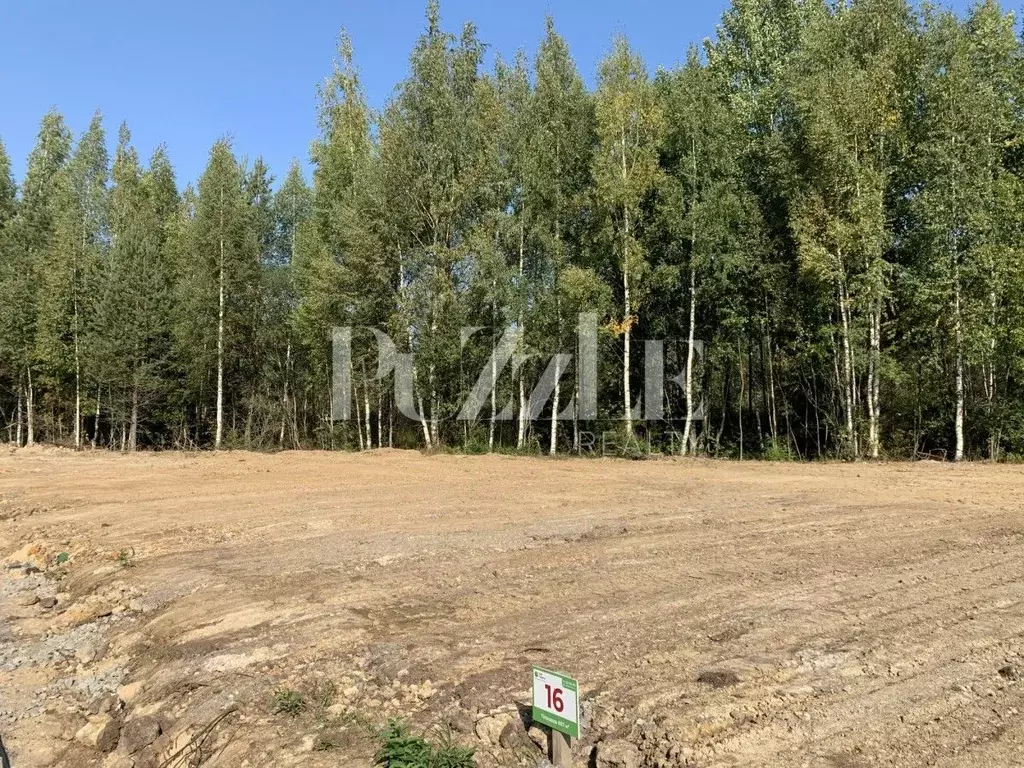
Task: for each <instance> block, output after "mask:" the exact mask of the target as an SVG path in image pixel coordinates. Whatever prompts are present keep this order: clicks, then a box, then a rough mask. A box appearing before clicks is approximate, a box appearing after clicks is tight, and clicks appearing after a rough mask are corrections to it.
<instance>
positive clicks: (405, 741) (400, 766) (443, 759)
mask: <svg viewBox="0 0 1024 768" xmlns="http://www.w3.org/2000/svg"><path fill="white" fill-rule="evenodd" d="M379 738H380V742H381V745H380V749H378V750H377V755H376V762H377V764H378V765H380V766H383V768H476V760H474V759H473V749H472V748H470V747H462V746H459V745H458V744H455V743H453V741H452V738H451V733H445V734H444V735H443V736H442V738H441V740H440V743H439V744H431V743H430V742H429V741H427V740H426V739H425V738H423V737H422V736H413V735H412V734H411V733H410V732H409V728H408V726H406V725H405V724H403V723H401V722H399V721H398V720H391V721H389V722H388V724H387V726H386V727H385V728H384V730H383V731H381V733H380V736H379Z"/></svg>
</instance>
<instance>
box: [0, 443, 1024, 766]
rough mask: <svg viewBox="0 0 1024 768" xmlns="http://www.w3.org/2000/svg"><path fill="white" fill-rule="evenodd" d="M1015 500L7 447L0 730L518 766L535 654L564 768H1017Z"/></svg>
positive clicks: (783, 472)
mask: <svg viewBox="0 0 1024 768" xmlns="http://www.w3.org/2000/svg"><path fill="white" fill-rule="evenodd" d="M1022 492H1024V471H1022V470H1021V469H1019V468H1016V467H1004V466H960V467H955V466H948V465H935V464H920V465H784V464H734V463H711V462H698V463H688V462H679V461H665V462H656V461H649V462H635V463H630V462H622V461H604V460H600V461H599V460H592V461H587V460H566V461H546V460H539V459H512V458H499V457H473V458H468V457H452V456H421V455H419V454H415V453H398V452H382V453H374V454H364V455H338V454H323V453H285V454H278V455H258V454H244V453H225V454H221V455H211V454H204V455H183V454H157V455H145V456H119V455H111V454H108V453H106V452H98V453H96V454H89V453H86V454H83V455H71V454H68V453H64V452H58V451H52V450H37V451H20V452H17V453H14V454H9V455H4V456H3V457H0V557H6V556H7V555H10V554H13V553H15V552H16V551H17V550H19V549H21V548H23V547H24V546H25V545H29V544H33V543H36V544H39V545H41V547H40V549H41V550H44V554H43V555H42V556H41V557H42V559H43V560H45V562H44V563H43V565H44V566H45V570H44V572H43V573H38V574H37V573H28V574H26V573H25V569H24V568H20V569H19V568H11V569H5V570H4V572H3V573H2V574H0V734H2V736H3V738H4V741H5V742H6V743H7V745H8V749H9V751H10V752H11V756H12V758H13V760H14V768H23V766H30V767H31V768H35V766H45V765H67V766H88V765H106V766H113V765H117V766H128V765H131V764H132V763H131V762H129V760H128V756H129V755H133V758H132V759H133V760H134V766H135V767H136V768H141V766H160V765H161V764H162V763H165V762H166V760H167V759H168V758H170V757H171V756H173V755H174V754H175V753H176V752H181V754H182V755H185V756H186V757H188V759H190V760H193V761H194V760H196V759H199V760H202V761H204V762H202V763H201V764H202V765H210V766H213V765H217V766H232V768H237V766H244V765H249V766H270V765H274V766H280V765H304V766H306V765H308V766H336V765H346V766H351V765H355V766H361V765H370V764H371V763H372V755H373V750H374V743H373V741H372V740H371V739H370V738H369V736H368V731H369V728H370V727H372V726H379V725H380V724H382V723H383V722H384V721H385V720H386V719H387V718H388V717H389V716H393V715H400V716H402V717H405V718H407V719H409V720H410V721H411V722H412V723H414V724H415V725H416V726H417V727H423V728H427V727H433V726H435V725H448V726H451V727H452V729H453V732H454V735H455V738H456V740H458V741H460V742H462V743H465V744H469V745H473V746H476V747H477V748H478V750H479V751H478V762H479V763H480V765H482V766H490V765H519V764H524V765H536V764H537V760H538V757H539V755H540V752H539V750H538V749H537V748H536V747H535V746H534V744H533V742H532V741H531V739H530V738H529V735H528V734H526V733H524V732H522V726H521V725H520V722H521V721H520V719H519V718H518V717H517V715H516V707H517V703H519V704H523V703H525V702H526V700H527V686H528V685H529V668H530V665H531V664H534V663H536V664H541V665H543V666H546V667H550V668H555V669H560V670H563V671H565V672H568V673H571V674H573V675H575V676H576V677H578V678H579V679H580V681H581V685H582V691H583V698H584V700H585V702H586V703H585V713H586V716H587V724H588V725H589V727H588V728H587V729H586V733H585V734H584V739H583V741H582V742H581V743H580V744H579V745H578V747H577V750H578V755H579V757H578V760H579V764H580V765H586V764H588V762H589V761H590V760H593V759H594V756H593V755H592V754H591V751H592V749H593V747H594V745H595V744H597V756H596V759H597V761H598V764H599V765H603V764H604V763H602V762H600V761H602V760H606V759H610V758H611V757H612V756H613V755H614V754H615V753H617V752H621V753H622V754H623V755H624V757H623V759H624V760H627V761H629V760H632V759H633V758H636V759H637V760H639V761H640V762H639V764H640V765H645V766H662V765H664V766H676V765H679V766H683V765H694V766H780V767H787V766H794V767H796V766H811V767H812V768H817V767H818V766H821V767H825V766H828V767H830V768H854V767H856V766H879V765H883V766H899V767H900V768H911V767H913V766H933V765H934V766H963V767H965V768H966V767H967V766H1016V765H1021V764H1024V719H1022V718H1024V682H1018V680H1017V678H1018V677H1020V676H1021V675H1022V674H1024V637H1022V635H1024V495H1022ZM61 552H66V553H68V554H69V555H70V560H69V561H68V562H67V563H63V564H60V565H58V564H57V563H56V559H57V555H58V554H59V553H61ZM119 554H120V558H118V555H119ZM31 555H32V553H31V552H23V553H22V554H21V555H20V556H19V558H18V561H19V562H22V561H26V558H29V557H30V556H31ZM61 559H63V558H61ZM32 570H33V569H32V568H29V569H28V571H32ZM33 595H35V596H37V597H42V598H47V597H56V598H57V604H56V606H54V607H52V608H45V607H43V605H44V604H45V603H46V602H48V601H47V600H45V599H44V601H43V603H33V604H26V603H31V602H32V600H33V597H32V596H33ZM428 681H429V682H428ZM133 683H141V685H131V684H133ZM126 684H127V685H128V687H127V688H122V689H121V694H122V695H121V699H123V700H124V702H122V703H118V702H117V700H116V697H110V696H109V694H110V692H115V691H116V690H117V689H118V687H119V686H125V685H126ZM279 689H282V690H284V689H286V690H294V691H297V692H299V693H300V694H301V695H302V697H303V706H304V709H303V711H302V713H301V714H299V715H298V717H295V718H292V717H289V716H288V715H287V714H285V713H277V714H274V713H273V712H272V707H273V696H274V692H275V690H279ZM105 697H108V698H105ZM125 702H126V703H125ZM232 707H236V708H237V709H234V710H232V709H231V708H232ZM90 709H91V710H93V711H94V712H95V714H91V713H90ZM225 712H228V714H227V715H226V716H225V717H224V718H223V719H221V720H220V721H219V722H217V723H216V724H215V725H213V727H211V728H210V730H209V732H208V734H207V735H205V736H204V735H203V733H202V732H201V729H202V727H203V726H205V725H208V724H211V723H214V721H215V720H216V718H218V717H219V716H220V715H222V714H223V713H225ZM89 716H91V717H92V721H91V724H89V721H88V720H87V717H89ZM106 717H109V718H110V719H111V721H112V724H111V726H110V727H112V728H113V729H114V730H115V731H116V730H117V729H118V728H119V727H120V739H119V744H118V746H117V747H116V748H115V749H114V751H113V752H111V753H110V754H106V755H104V753H103V752H102V748H103V747H104V746H110V745H109V743H107V744H104V743H99V744H98V745H96V746H93V745H90V744H89V743H88V742H89V741H90V740H91V741H99V742H103V741H104V737H103V736H102V735H101V736H99V737H97V736H96V735H95V734H93V731H95V730H96V729H97V728H103V727H106V726H107V723H106V719H105V718H106ZM147 717H148V718H150V719H149V720H146V719H145V718H147ZM140 723H142V724H141V725H140ZM510 723H511V724H510ZM86 725H88V727H87V728H86V729H85V732H84V733H82V732H80V731H81V729H82V728H83V726H86ZM506 726H507V727H506ZM90 728H91V729H92V730H90ZM503 731H504V735H502V732H503ZM140 733H141V735H140ZM76 734H78V738H77V739H76ZM90 734H93V735H92V736H90ZM197 735H198V738H197ZM534 735H535V736H536V735H537V734H536V733H534ZM108 741H109V739H108ZM190 741H191V742H192V743H191V744H190ZM499 742H500V743H499ZM599 742H603V743H599ZM623 742H625V743H623ZM140 745H141V746H140ZM630 745H635V746H636V748H637V751H636V752H635V753H633V754H632V755H631V753H630V750H631V747H630ZM602 750H604V752H603V754H602ZM182 759H183V758H179V762H177V763H175V762H172V763H169V764H170V765H177V764H181V765H192V764H197V763H194V762H193V763H189V762H181V760H182ZM531 761H532V762H531ZM628 764H629V763H628V762H626V763H622V765H628ZM610 765H614V763H610Z"/></svg>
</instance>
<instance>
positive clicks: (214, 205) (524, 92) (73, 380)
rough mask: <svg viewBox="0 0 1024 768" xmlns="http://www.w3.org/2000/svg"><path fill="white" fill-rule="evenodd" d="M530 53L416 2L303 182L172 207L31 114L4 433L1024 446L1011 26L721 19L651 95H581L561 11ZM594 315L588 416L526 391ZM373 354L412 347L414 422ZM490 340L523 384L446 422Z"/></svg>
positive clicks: (3, 218)
mask: <svg viewBox="0 0 1024 768" xmlns="http://www.w3.org/2000/svg"><path fill="white" fill-rule="evenodd" d="M538 39H539V41H540V42H539V45H538V48H537V51H536V55H535V56H532V57H527V56H526V55H525V54H523V53H517V54H514V55H513V56H511V58H507V59H506V58H502V55H501V53H500V52H497V53H495V54H494V55H493V56H492V55H491V53H490V52H489V51H488V48H487V46H486V44H485V42H484V41H481V40H480V39H479V38H478V34H477V31H476V29H475V27H474V26H473V24H472V23H467V24H465V25H464V26H462V27H461V29H459V30H457V31H452V30H450V29H449V28H447V27H446V26H445V25H444V23H443V22H442V18H441V10H440V8H439V6H438V4H437V2H436V1H435V0H431V2H430V3H429V4H428V6H427V9H426V18H425V24H424V28H423V31H422V34H421V35H420V37H419V39H418V41H417V42H416V44H415V47H414V49H413V50H412V52H411V54H410V57H409V65H408V75H407V77H406V79H405V80H404V81H403V82H401V83H399V84H397V87H396V89H395V91H394V94H393V96H392V97H391V99H390V100H389V101H388V103H387V104H386V105H385V106H384V107H383V108H382V109H381V110H380V111H377V110H374V109H371V108H370V106H369V105H368V102H367V99H366V96H365V94H364V91H363V89H362V86H361V83H360V77H359V68H358V56H357V55H356V54H355V53H354V52H353V44H352V41H351V40H350V39H349V38H348V36H347V35H346V34H345V33H344V32H342V34H341V36H340V42H339V45H338V51H337V54H336V57H335V64H334V68H333V71H332V72H330V73H329V75H328V77H327V78H326V79H325V80H324V82H323V83H322V84H321V86H320V87H319V90H318V91H317V92H316V93H317V104H318V126H319V128H318V135H317V136H316V137H311V139H313V141H312V144H311V148H310V149H309V152H310V157H309V159H310V161H311V164H312V169H313V172H312V178H311V183H307V180H306V179H305V178H304V175H303V171H302V166H301V164H299V163H298V162H296V163H294V164H293V165H292V167H291V168H288V169H284V173H283V176H282V177H281V178H280V179H275V176H274V171H273V170H272V169H270V168H268V167H267V165H266V164H265V163H264V162H263V161H262V160H261V159H259V158H256V159H255V160H251V159H249V158H242V157H238V156H236V153H235V152H234V150H233V147H232V145H231V143H230V141H229V140H226V139H222V140H219V141H217V142H216V143H214V144H213V146H212V148H211V150H210V153H209V161H208V164H207V166H206V169H205V171H204V172H203V174H202V176H201V178H200V179H199V180H198V182H197V183H196V184H195V185H194V186H193V185H189V186H185V187H184V188H181V187H180V186H179V184H178V181H177V179H176V176H175V171H174V166H173V163H172V159H171V158H170V157H169V156H168V153H167V151H166V150H165V149H164V148H159V149H157V150H156V152H155V153H154V154H153V155H152V157H149V158H148V159H145V158H141V157H140V156H139V153H138V151H137V150H136V149H135V147H134V146H133V144H132V136H131V133H130V130H129V128H128V126H126V125H122V126H121V127H120V128H119V131H118V136H117V141H116V150H114V151H113V155H112V156H109V154H108V141H107V136H106V130H107V129H106V127H105V126H104V124H103V121H102V117H101V115H100V114H98V113H97V114H96V116H95V117H94V118H93V120H92V122H91V124H90V125H89V126H88V129H87V130H86V131H85V132H84V133H82V134H80V135H78V136H77V137H76V136H75V135H73V133H72V131H71V129H70V128H69V127H68V125H67V124H66V123H65V120H64V119H63V117H62V116H61V115H60V114H59V113H58V112H57V111H51V112H50V113H48V114H46V115H45V116H44V117H43V118H42V122H41V125H40V127H39V132H38V139H37V143H36V146H35V148H34V149H33V150H32V152H31V154H30V156H29V157H28V161H27V170H26V173H25V174H24V178H23V179H22V180H20V182H16V180H15V179H14V178H13V176H12V172H11V164H10V159H9V157H8V155H7V154H6V152H5V151H4V149H3V145H2V144H0V430H2V432H0V434H2V436H3V437H2V439H6V440H7V441H9V442H10V443H11V444H13V445H18V446H30V445H33V444H38V443H43V442H45V443H51V444H58V445H63V446H67V447H74V448H94V449H99V448H103V449H111V450H119V451H134V450H139V449H172V448H178V449H196V448H212V449H222V448H247V449H254V450H275V449H299V448H317V449H349V450H364V449H371V448H380V447H402V448H421V449H431V450H442V449H443V450H455V451H469V452H483V451H505V452H516V451H520V452H525V453H545V454H547V453H551V454H555V453H570V452H579V451H582V449H583V446H582V442H583V439H584V438H583V435H585V434H591V435H593V434H595V433H599V434H604V433H607V432H612V433H613V434H614V435H615V436H616V438H615V439H616V440H618V443H619V444H628V443H629V442H630V440H631V439H632V438H634V437H635V438H636V440H638V441H642V442H644V444H646V445H648V446H650V447H652V448H653V449H655V450H659V451H662V452H668V451H672V452H675V453H687V454H693V455H703V456H720V457H737V458H764V459H805V460H806V459H816V458H843V459H855V458H865V459H868V458H890V459H910V458H915V457H921V456H929V457H933V458H942V459H947V460H951V461H952V460H956V461H960V460H967V459H985V460H1012V459H1014V458H1015V457H1021V456H1024V388H1022V384H1024V356H1022V354H1021V353H1022V350H1024V312H1022V308H1024V260H1022V258H1021V255H1022V253H1024V207H1022V205H1021V201H1022V200H1024V147H1022V131H1021V128H1022V126H1024V110H1022V105H1024V100H1022V95H1024V67H1022V64H1024V57H1022V51H1024V49H1022V42H1021V39H1020V38H1019V37H1018V34H1017V29H1016V21H1015V18H1014V16H1013V15H1012V14H1010V13H1008V12H1006V11H1004V10H1003V9H1002V7H1001V6H1000V4H999V3H998V2H996V0H983V1H982V2H979V3H977V4H976V5H975V6H973V7H972V8H971V9H970V10H969V11H967V12H966V13H964V14H957V13H955V12H953V11H950V10H945V9H942V8H939V7H935V6H931V5H921V6H918V5H914V4H911V3H908V2H906V1H905V0H734V1H733V3H732V5H731V6H730V7H729V8H728V9H727V10H726V12H725V13H724V15H723V17H722V19H721V22H720V25H719V27H718V29H717V34H716V35H715V37H714V39H709V40H705V41H704V42H703V43H701V44H700V45H696V44H695V45H692V46H691V47H690V48H689V49H688V50H687V49H686V48H685V43H684V44H682V46H683V47H682V48H681V50H680V56H679V59H680V60H681V61H684V62H685V63H683V64H681V65H680V66H678V67H676V68H674V69H672V70H664V69H659V70H658V71H657V72H652V71H651V70H650V68H649V67H648V65H647V64H646V63H645V61H644V59H643V58H642V56H641V53H640V52H639V51H637V50H635V49H634V48H632V47H631V46H630V44H629V42H628V41H627V40H626V39H624V38H622V37H619V38H616V39H614V41H613V42H612V43H611V45H610V48H609V50H608V52H607V54H606V56H605V58H604V59H603V61H602V62H601V64H600V67H599V71H598V72H597V73H596V76H595V77H594V86H593V87H588V85H587V83H586V81H585V78H584V77H583V76H582V75H581V73H580V72H579V71H578V70H577V68H576V66H575V64H574V61H573V57H572V53H571V51H570V50H569V47H568V45H567V43H566V41H565V40H564V39H563V38H562V37H561V36H560V35H559V33H558V31H557V28H556V24H555V21H553V20H552V19H551V18H549V19H548V20H547V22H546V26H545V24H544V23H543V20H542V19H538ZM609 39H610V40H611V38H609ZM326 58H327V57H326V56H325V60H326ZM491 61H493V62H494V63H493V65H491V64H490V63H489V62H491ZM313 86H314V84H311V85H310V92H311V110H312V109H313V106H312V105H313V99H312V96H313V93H314V91H313ZM111 146H113V143H111ZM304 151H305V149H304V148H301V147H297V148H296V153H297V154H298V155H301V154H302V153H303V152H304ZM277 170H278V172H280V171H281V169H277ZM583 312H592V313H596V314H597V315H598V316H599V318H600V325H599V337H598V345H599V349H600V359H601V367H600V375H599V380H598V386H597V390H598V392H597V401H598V413H597V419H596V420H595V419H586V420H585V419H583V418H580V414H579V409H578V405H577V403H578V397H577V394H578V390H579V381H580V377H579V372H578V371H577V370H576V367H575V366H573V365H572V364H569V365H566V366H565V370H556V372H555V381H556V382H557V384H556V386H555V388H554V392H553V394H552V397H551V398H549V400H548V401H547V402H544V403H542V404H537V403H533V402H531V394H530V393H531V392H532V391H533V389H534V386H535V383H536V382H537V380H538V379H539V378H540V377H541V376H542V375H543V374H544V372H545V369H546V368H547V367H548V364H549V360H550V359H552V355H554V354H555V353H557V352H565V353H568V354H572V353H573V351H574V345H575V344H576V343H577V341H576V327H577V316H578V315H579V314H580V313H583ZM342 326H344V327H352V328H353V329H355V330H354V331H353V341H352V344H353V357H352V363H351V371H350V372H349V375H350V377H351V381H352V391H353V395H354V405H355V407H354V408H353V409H352V416H353V418H351V419H349V420H347V421H339V420H337V419H335V418H333V416H332V413H333V410H332V405H333V404H332V398H333V396H334V394H333V392H334V390H333V389H332V369H331V368H332V346H331V344H332V328H334V327H342ZM370 328H377V329H380V330H381V331H383V332H385V333H387V334H388V335H389V336H390V338H391V339H394V340H395V343H396V344H397V345H398V347H399V351H400V352H403V353H411V355H412V359H413V360H414V364H413V368H412V376H413V381H414V387H415V399H416V405H417V408H418V412H419V414H420V418H418V419H415V420H414V419H409V418H407V417H405V416H403V415H402V414H401V413H400V412H399V411H398V409H397V408H396V401H395V394H394V386H393V384H392V382H391V381H390V380H388V379H383V380H380V379H378V378H376V377H375V371H376V368H377V362H378V345H377V342H376V339H375V337H374V335H373V333H372V332H371V331H370V330H369V329H370ZM464 328H474V329H478V331H477V332H476V333H474V334H473V335H472V338H471V339H469V340H468V341H466V339H465V338H464V334H463V332H462V329H464ZM509 328H514V329H516V330H517V332H518V334H519V342H518V348H517V350H516V354H517V359H518V360H520V364H518V365H517V366H515V367H514V368H513V369H511V370H509V371H506V372H505V373H504V374H503V375H502V376H500V377H498V378H497V386H496V391H495V393H494V395H493V396H492V397H491V398H490V400H489V401H488V402H487V403H486V405H485V407H484V408H483V409H482V411H481V414H480V416H479V418H477V419H476V420H475V421H465V420H459V419H458V418H457V414H458V412H459V408H460V406H461V403H462V402H463V400H464V399H465V398H466V395H467V392H469V390H470V389H471V388H472V386H473V384H474V382H475V380H476V377H477V375H478V373H479V372H480V371H481V370H482V369H485V368H486V366H487V365H488V364H489V363H488V361H489V360H491V358H492V351H493V350H494V348H495V347H496V345H497V344H498V342H499V340H500V337H501V335H502V333H503V332H504V331H505V330H506V329H509ZM647 340H666V343H665V369H666V372H667V373H666V378H670V377H673V376H677V375H678V379H677V381H678V384H671V385H668V386H667V388H666V391H665V402H664V403H663V405H664V415H663V418H661V419H659V420H657V421H644V420H641V419H638V418H633V417H631V416H630V414H631V413H633V412H634V406H635V405H637V404H642V403H641V401H642V399H643V397H644V387H643V383H642V382H643V375H644V365H645V360H644V357H645V354H644V349H645V342H646V341H647ZM698 341H699V342H701V349H702V352H701V354H699V355H698V354H695V353H694V350H695V347H696V346H697V344H696V342H698ZM559 359H561V358H559ZM698 404H699V405H700V408H699V410H698ZM507 408H510V409H511V412H512V413H513V414H514V417H513V418H512V419H504V420H503V419H501V418H499V414H500V412H502V411H505V410H506V409H507ZM537 414H539V415H537ZM591 415H592V414H591Z"/></svg>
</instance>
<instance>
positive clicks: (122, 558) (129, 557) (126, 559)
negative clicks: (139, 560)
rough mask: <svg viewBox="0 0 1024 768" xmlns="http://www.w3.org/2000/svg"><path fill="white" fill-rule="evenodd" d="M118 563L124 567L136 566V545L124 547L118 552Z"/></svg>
mask: <svg viewBox="0 0 1024 768" xmlns="http://www.w3.org/2000/svg"><path fill="white" fill-rule="evenodd" d="M115 559H116V560H117V564H118V565H119V566H121V567H122V568H134V567H135V547H129V548H128V549H122V550H121V551H120V552H118V553H117V557H116V558H115Z"/></svg>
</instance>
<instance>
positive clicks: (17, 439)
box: [14, 382, 22, 448]
mask: <svg viewBox="0 0 1024 768" xmlns="http://www.w3.org/2000/svg"><path fill="white" fill-rule="evenodd" d="M21 393H22V387H21V382H19V383H18V424H17V429H16V430H15V438H14V444H15V445H17V446H18V447H19V448H21V420H22V414H21V402H22V401H21Z"/></svg>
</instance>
